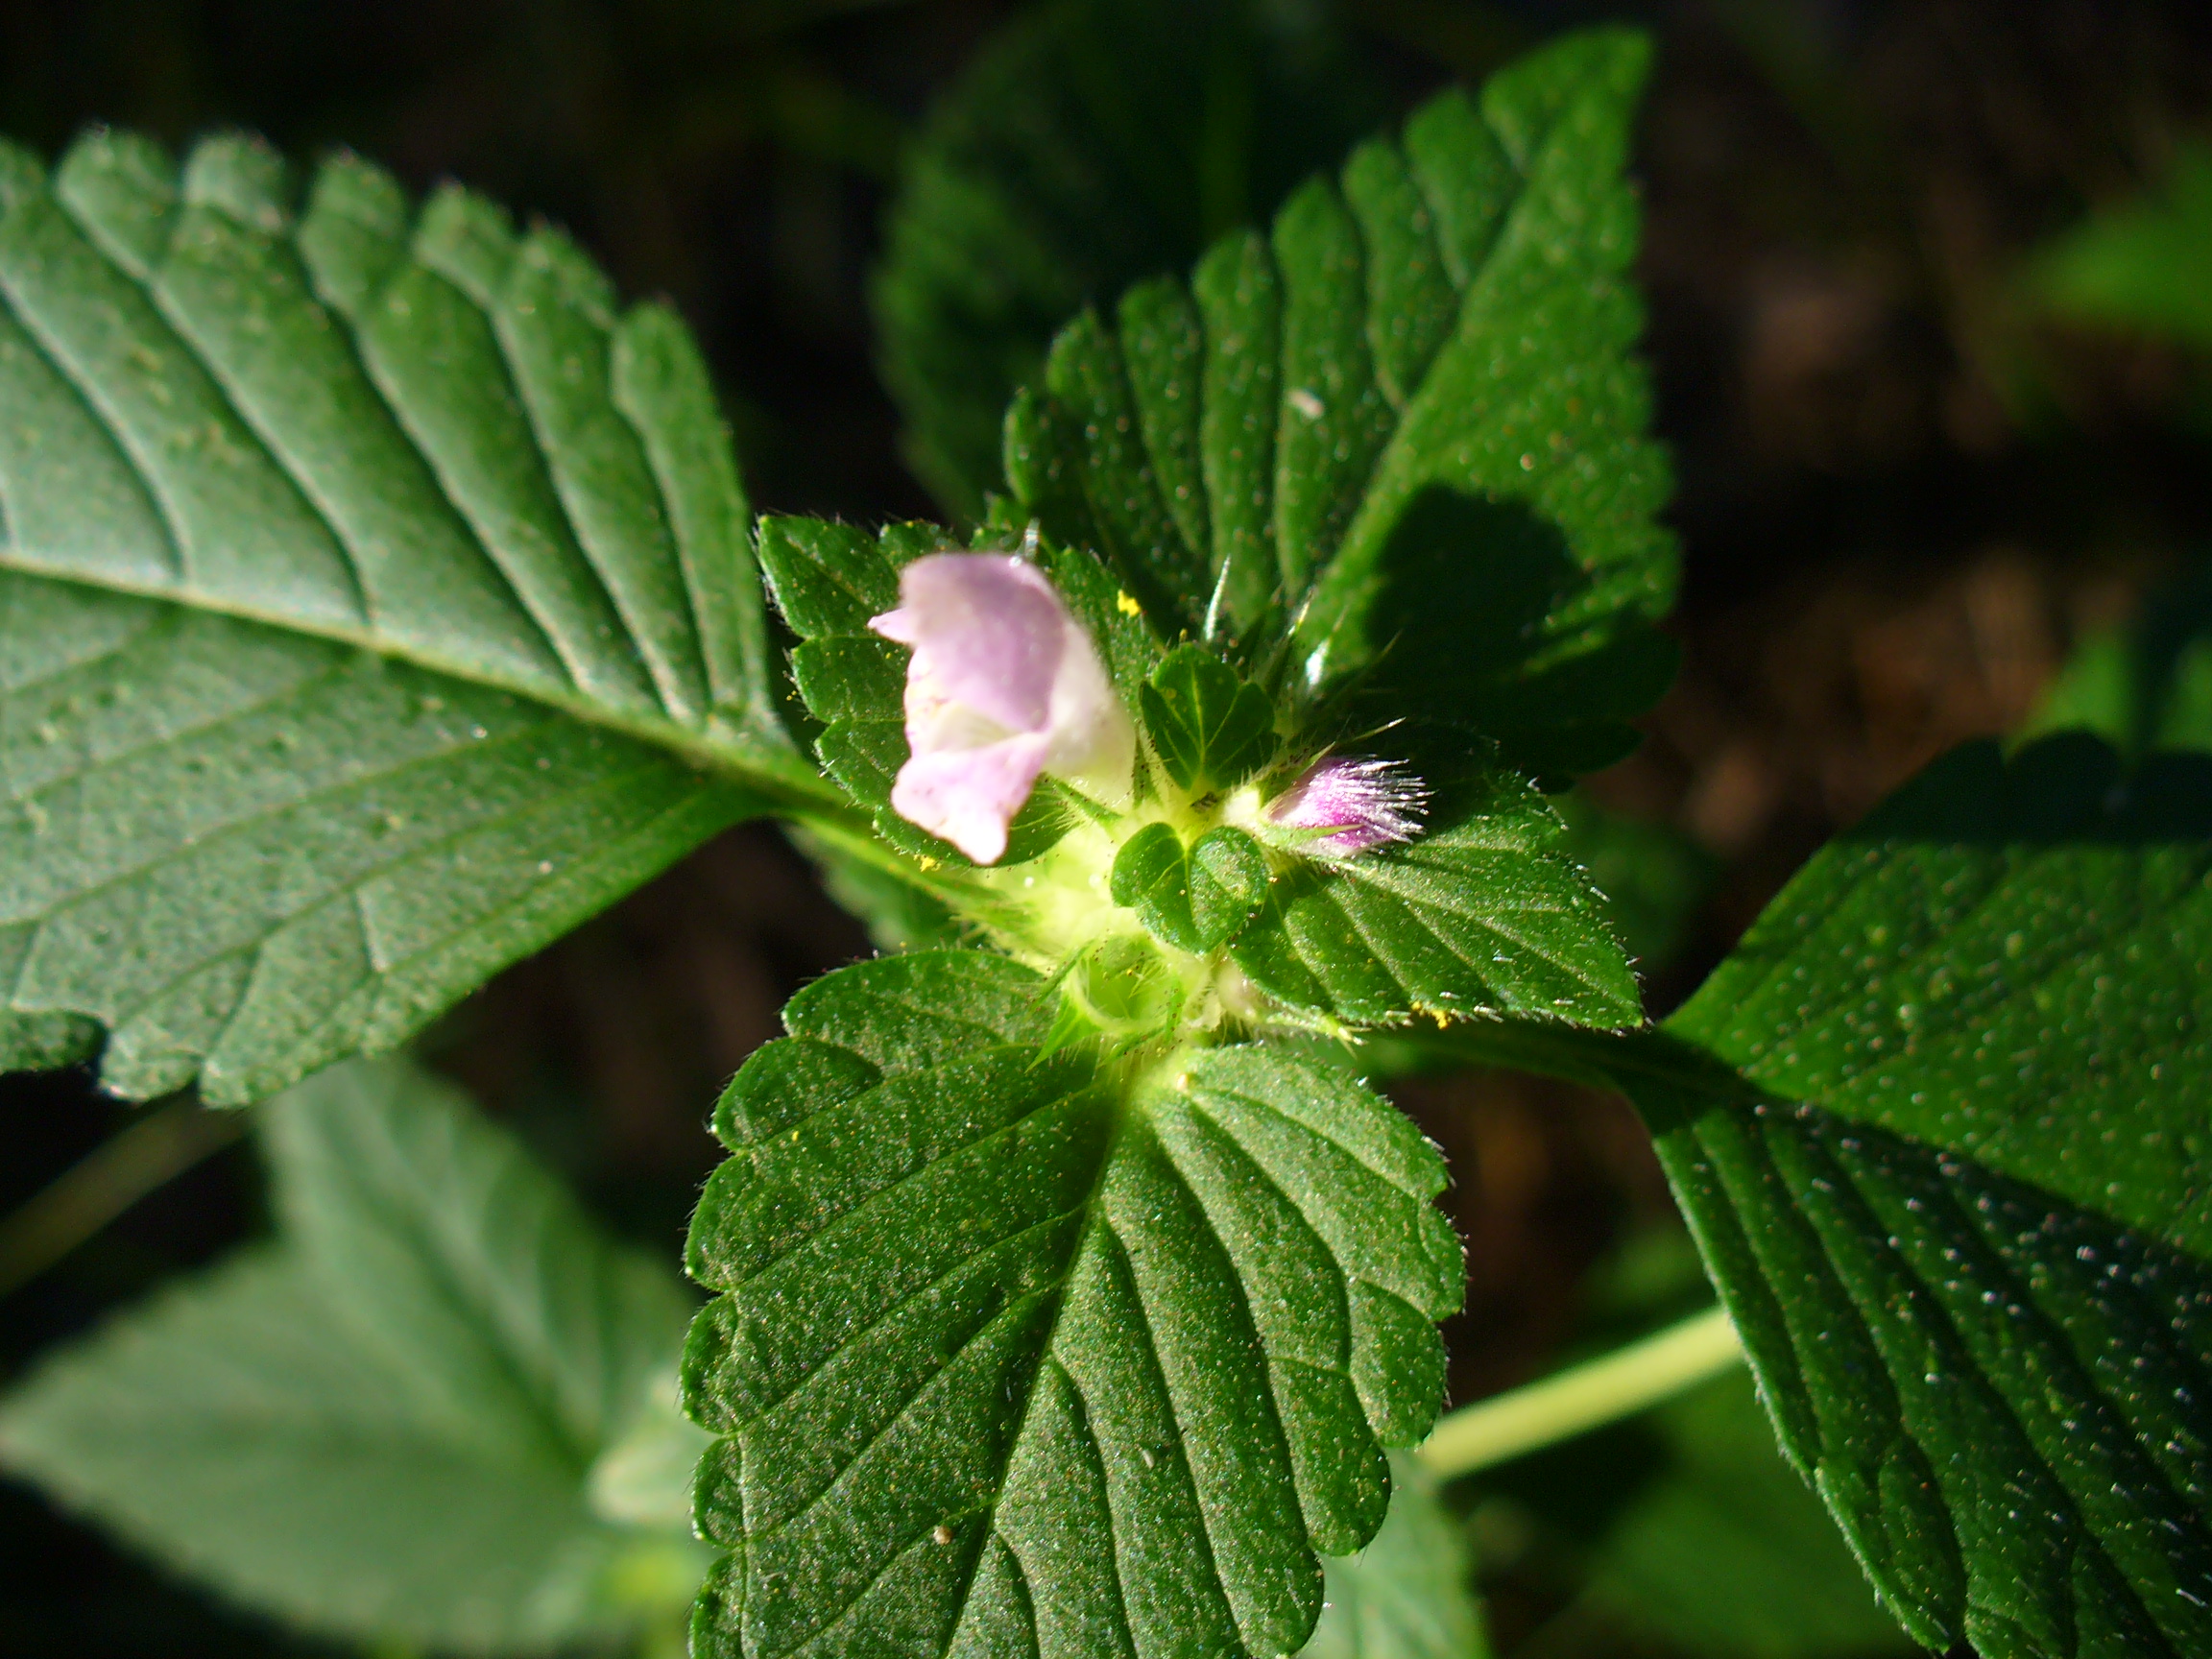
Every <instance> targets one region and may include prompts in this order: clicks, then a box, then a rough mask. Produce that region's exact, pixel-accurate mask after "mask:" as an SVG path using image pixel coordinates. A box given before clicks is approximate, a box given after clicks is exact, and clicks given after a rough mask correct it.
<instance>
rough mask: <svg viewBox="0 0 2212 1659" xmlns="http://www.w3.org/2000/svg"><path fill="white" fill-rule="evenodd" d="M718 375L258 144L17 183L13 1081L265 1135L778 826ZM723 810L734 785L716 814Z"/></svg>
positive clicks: (775, 777) (4, 403)
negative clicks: (74, 1090) (453, 1015)
mask: <svg viewBox="0 0 2212 1659" xmlns="http://www.w3.org/2000/svg"><path fill="white" fill-rule="evenodd" d="M746 518H747V509H746V505H745V498H744V495H743V493H742V491H741V490H740V488H739V485H738V481H737V475H736V469H735V466H734V463H733V458H732V456H731V452H730V446H729V442H728V438H727V435H726V433H725V432H724V429H723V427H722V424H721V421H720V420H719V418H718V416H717V415H716V412H715V409H714V404H713V398H712V395H711V392H710V390H709V384H708V378H707V373H706V370H705V367H704V366H703V365H702V364H701V363H700V361H699V359H698V355H697V353H696V351H695V350H694V349H693V348H692V346H691V343H690V341H689V339H688V337H687V336H686V335H685V331H684V328H683V326H682V325H681V324H680V323H679V322H678V321H677V320H676V319H675V317H674V316H673V315H672V314H671V313H669V312H668V311H667V310H666V309H665V308H663V307H657V306H646V307H641V308H639V309H636V310H632V311H629V312H626V313H623V312H618V311H617V310H616V309H615V308H614V305H613V298H612V295H611V293H610V291H609V288H608V285H607V283H606V280H605V278H604V277H603V276H600V275H599V273H598V272H596V271H595V270H593V269H592V268H591V267H590V265H589V262H588V261H586V260H585V259H584V257H583V256H582V255H581V254H580V253H578V252H577V251H576V250H575V249H574V248H573V247H572V246H571V245H570V244H569V243H568V242H566V241H565V239H564V238H563V237H561V236H560V235H559V234H558V233H556V232H554V231H551V230H546V229H539V230H533V231H531V232H529V233H528V234H526V235H517V233H516V232H515V231H514V230H513V228H511V227H510V226H509V225H508V223H507V221H506V219H505V218H504V216H503V215H502V214H500V213H499V212H498V210H497V209H495V208H493V206H491V205H490V204H487V203H485V202H483V201H481V200H479V199H477V198H475V197H472V196H469V195H468V194H467V193H465V192H462V191H459V190H454V189H448V190H445V191H443V192H441V193H440V194H439V195H438V196H436V197H435V198H434V199H433V200H432V201H431V202H430V204H428V205H426V206H425V207H424V208H422V210H421V212H420V213H416V212H415V211H414V210H413V209H412V208H411V207H410V205H409V204H408V203H407V201H406V199H405V197H404V195H403V194H402V192H401V191H400V190H399V188H398V186H397V184H395V183H394V182H393V180H391V179H390V178H388V177H387V176H386V175H384V174H382V173H380V172H377V171H376V170H375V169H373V168H372V167H369V166H368V165H366V164H365V163H363V162H360V161H358V160H355V159H353V158H351V157H341V158H339V159H337V160H333V161H331V162H329V163H328V164H326V165H325V167H324V168H323V169H322V170H321V171H320V172H319V173H317V175H316V176H315V178H314V180H313V181H312V183H311V185H310V186H309V189H308V191H307V194H306V201H305V204H304V207H303V209H302V210H301V211H299V212H297V213H295V204H294V202H293V199H292V194H291V191H290V189H289V187H288V185H287V183H286V180H285V175H284V169H283V167H282V166H281V164H280V163H279V162H278V161H277V159H276V157H275V156H273V155H272V154H270V153H269V152H268V151H266V150H264V149H262V148H260V147H259V146H258V145H256V144H254V143H253V142H252V141H251V140H247V139H242V138H235V137H224V138H215V139H210V140H208V141H206V142H204V143H203V144H201V145H200V146H198V147H197V148H196V149H195V150H194V151H193V152H192V154H191V156H190V157H189V158H188V159H187V160H186V162H185V163H184V165H183V166H182V167H181V168H179V167H178V166H177V165H176V164H175V162H173V161H172V160H171V159H170V157H168V156H166V155H165V154H164V153H162V152H161V151H160V150H159V149H158V148H157V147H156V146H155V145H153V144H151V143H149V142H148V141H146V140H144V139H141V138H136V137H132V136H130V135H128V134H120V133H113V132H93V133H91V134H89V135H88V136H86V137H85V138H84V139H83V140H82V141H80V142H79V143H78V144H77V145H76V146H75V147H74V148H73V149H72V150H71V151H70V152H69V154H68V155H67V156H65V157H64V158H63V160H62V162H61V164H60V167H59V168H58V169H57V170H56V172H55V174H54V176H53V179H52V180H51V183H50V184H49V181H48V180H46V178H45V177H44V175H43V171H42V169H40V168H39V167H38V166H37V164H36V162H35V161H34V160H32V158H30V157H29V156H25V155H24V154H23V153H21V152H19V151H15V150H12V149H6V150H0V519H4V521H5V524H6V528H7V536H6V545H5V546H4V547H0V664H4V666H0V754H4V757H5V767H4V770H5V772H6V774H7V777H8V780H9V782H8V786H7V791H6V794H7V804H6V807H5V809H4V815H0V869H5V871H6V877H5V878H4V879H0V1010H5V1012H0V1066H13V1065H35V1064H52V1063H55V1062H58V1061H64V1060H76V1059H83V1058H87V1057H89V1056H90V1055H91V1054H92V1053H93V1052H94V1051H95V1050H96V1049H97V1048H98V1046H99V1037H100V1032H101V1030H102V1028H105V1029H106V1030H107V1032H108V1046H107V1051H106V1054H105V1056H104V1064H103V1081H104V1082H105V1083H106V1085H107V1086H108V1088H110V1089H113V1090H115V1091H117V1092H119V1093H123V1094H134V1095H140V1096H145V1095H152V1094H161V1093H165V1092H167V1091H169V1090H173V1089H179V1088H183V1087H186V1086H188V1085H190V1084H193V1083H195V1082H197V1083H198V1084H199V1085H200V1087H201V1089H202V1092H203V1093H204V1094H205V1095H206V1097H207V1098H209V1099H211V1100H217V1101H226V1102H237V1101H244V1100H247V1099H251V1098H253V1097H255V1096H257V1095H259V1094H264V1093H267V1092H269V1091H272V1090H274V1089H276V1088H279V1087H281V1086H282V1085H284V1084H285V1083H288V1082H290V1081H292V1080H294V1079H296V1078H298V1077H300V1076H301V1075H303V1074H304V1073H306V1072H308V1071H311V1070H315V1069H316V1068H317V1067H320V1066H323V1065H326V1064H328V1063H329V1062H331V1061H332V1060H335V1059H339V1058H341V1057H343V1056H345V1055H347V1054H349V1053H351V1052H354V1051H356V1050H360V1049H375V1048H382V1047H388V1046H392V1045H394V1044H396V1043H397V1042H398V1041H400V1040H401V1039H402V1038H403V1037H405V1036H406V1035H408V1034H409V1033H410V1032H412V1031H414V1030H416V1029H418V1028H419V1027H420V1026H421V1025H422V1024H423V1023H424V1022H427V1021H428V1020H430V1019H431V1018H432V1017H434V1016H435V1015H436V1014H437V1013H439V1012H440V1011H441V1010H442V1009H444V1008H445V1007H446V1006H447V1005H448V1004H450V1003H451V1002H452V1001H453V1000H454V999H455V998H458V997H460V996H462V995H463V994H465V993H466V992H468V991H469V990H471V989H473V988H474V987H475V986H476V985H477V984H478V983H480V982H481V981H482V980H483V979H485V978H486V977H488V976H489V975H490V974H493V972H495V971H496V970H497V969H499V968H500V967H502V966H504V965H505V964H507V963H509V962H512V961H514V960H515V959H516V958H517V957H519V956H521V955H524V954H526V953H527V952H529V951H530V950H535V949H537V948H538V947H539V946H541V945H543V944H544V943H546V942H547V941H548V940H550V939H551V938H553V937H554V936H556V935H557V934H558V933H560V932H561V931H563V930H564V929H565V928H566V927H568V926H571V925H573V924H574V923H576V922H578V921H580V920H582V919H583V918H584V917H586V916H588V915H589V914H591V913H592V912H593V911H595V910H598V909H601V908H603V907H604V906H605V905H607V904H608V903H610V902H613V900H614V899H616V898H618V897H619V896H621V895H622V894H623V893H624V892H626V891H628V890H629V889H630V888H632V887H634V886H636V885H637V884H638V883H639V882H641V881H643V880H645V879H646V878H649V877H651V876H653V875H655V874H657V873H658V872H659V871H660V870H661V869H663V868H665V867H666V866H667V865H668V864H669V863H670V862H672V861H673V860H674V859H676V858H677V857H679V856H681V855H682V854H684V853H685V852H687V851H689V850H690V849H691V848H693V847H695V846H697V845H698V844H699V843H700V842H701V841H703V840H705V839H706V838H707V837H708V836H709V835H711V834H713V833H714V832H715V831H716V830H718V829H722V828H723V827H724V826H726V825H728V824H729V823H731V822H732V821H733V820H734V819H737V818H740V817H743V816H745V815H747V814H749V813H752V812H757V811H759V810H761V809H762V808H763V807H764V806H766V805H768V804H769V802H770V799H771V798H772V797H773V798H777V799H780V800H781V802H782V803H784V804H786V805H798V804H802V803H809V804H812V805H814V806H815V807H816V808H817V809H823V808H829V809H830V810H832V811H834V810H835V809H836V807H835V805H834V804H833V803H832V801H831V799H830V797H829V794H828V793H827V792H826V790H825V788H824V785H823V784H822V782H821V781H820V780H819V779H818V778H816V777H815V776H814V775H813V771H812V768H811V767H809V766H807V765H806V764H805V761H804V760H803V759H802V758H801V757H800V756H799V755H798V754H797V753H796V752H795V751H794V750H793V749H792V747H791V745H790V743H789V740H788V738H787V737H785V736H784V735H783V734H782V733H781V728H780V726H779V724H778V722H777V720H776V718H775V715H774V709H773V698H772V694H771V691H770V686H771V677H770V663H769V657H768V646H767V638H766V634H765V630H764V621H763V618H762V615H761V613H760V607H759V600H758V592H757V580H756V578H755V575H754V571H753V567H752V564H751V561H750V559H749V558H748V556H747V551H746V541H745V531H746ZM703 769H704V770H703Z"/></svg>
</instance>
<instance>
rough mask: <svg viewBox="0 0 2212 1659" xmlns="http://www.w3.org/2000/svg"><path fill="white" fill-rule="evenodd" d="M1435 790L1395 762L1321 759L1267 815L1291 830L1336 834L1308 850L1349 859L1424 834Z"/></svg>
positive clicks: (1269, 807)
mask: <svg viewBox="0 0 2212 1659" xmlns="http://www.w3.org/2000/svg"><path fill="white" fill-rule="evenodd" d="M1427 805H1429V788H1428V785H1427V784H1425V783H1423V782H1422V781H1421V780H1420V779H1418V778H1416V777H1414V776H1413V775H1412V774H1411V773H1410V772H1407V770H1406V769H1405V768H1404V767H1403V766H1401V765H1400V764H1399V763H1398V762H1397V761H1395V760H1344V759H1329V760H1317V761H1315V762H1314V763H1313V764H1312V765H1310V766H1309V767H1307V768H1306V770H1305V772H1304V773H1302V774H1301V775H1300V776H1299V779H1298V781H1296V782H1295V783H1293V784H1291V785H1290V787H1289V788H1287V789H1286V790H1285V791H1284V792H1283V793H1282V794H1280V795H1278V796H1276V797H1275V799H1274V800H1272V801H1270V802H1269V803H1268V804H1267V806H1266V812H1265V816H1266V818H1267V821H1268V822H1269V823H1271V824H1278V825H1281V826H1282V827H1283V828H1284V829H1334V830H1337V831H1339V833H1337V834H1334V835H1317V836H1315V837H1314V838H1313V839H1312V840H1311V841H1310V842H1309V843H1307V845H1306V848H1305V851H1307V852H1310V853H1319V854H1325V855H1327V856H1330V857H1335V858H1349V857H1351V856H1352V855H1354V854H1358V853H1364V852H1366V851H1367V850H1368V849H1370V848H1373V847H1381V846H1383V845H1385V844H1387V843H1389V842H1392V841H1410V840H1412V839H1413V837H1414V836H1416V835H1418V834H1420V833H1421V813H1422V810H1423V808H1425V807H1426V806H1427Z"/></svg>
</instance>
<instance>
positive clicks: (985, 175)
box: [873, 0, 1387, 519]
mask: <svg viewBox="0 0 2212 1659" xmlns="http://www.w3.org/2000/svg"><path fill="white" fill-rule="evenodd" d="M1386 107H1387V106H1386V104H1385V102H1384V100H1383V96H1382V92H1381V87H1380V85H1379V84H1378V81H1377V77H1376V74H1375V72H1374V70H1373V68H1372V67H1371V66H1369V65H1367V64H1365V63H1363V62H1362V61H1361V60H1359V59H1358V58H1357V57H1355V56H1354V55H1353V54H1352V53H1351V52H1350V50H1349V49H1348V48H1347V45H1346V42H1345V41H1344V39H1343V38H1342V36H1340V34H1339V33H1338V31H1337V30H1336V29H1335V28H1334V25H1333V24H1332V22H1331V21H1330V19H1329V15H1328V12H1327V10H1326V9H1325V8H1322V7H1318V6H1313V5H1306V4H1299V3H1297V0H1051V3H1050V4H1047V5H1045V6H1041V7H1037V8H1035V9H1034V10H1032V11H1030V12H1028V13H1027V14H1026V15H1024V16H1022V18H1021V19H1020V20H1019V21H1017V22H1015V23H1013V24H1011V25H1009V26H1008V27H1007V28H1006V29H1004V30H1003V31H1001V32H1000V33H999V34H998V35H997V36H994V37H993V38H992V39H991V40H990V42H989V43H988V44H987V45H986V46H985V47H984V48H983V50H982V51H981V52H980V53H978V54H977V56H976V58H975V59H974V61H973V62H972V63H971V64H970V65H969V66H968V68H967V69H966V70H964V71H963V72H962V74H961V76H960V78H959V80H958V81H956V82H955V83H954V84H952V85H951V86H950V87H949V88H948V89H947V90H946V91H945V92H943V93H942V94H940V95H939V97H938V98H937V99H936V101H935V102H934V103H933V104H932V105H931V107H930V110H929V115H928V119H927V121H926V124H925V126H924V128H923V130H922V132H921V134H920V136H919V138H918V139H917V141H916V142H915V144H914V146H913V148H912V149H911V150H910V151H909V152H908V153H907V156H906V159H905V164H904V167H903V170H902V177H901V183H900V189H899V194H898V196H897V197H896V198H895V199H894V201H893V202H892V204H891V205H890V208H889V210H888V212H887V214H886V217H885V220H884V253H883V261H882V264H881V265H880V266H879V267H878V271H877V274H876V278H875V283H874V287H873V298H874V307H875V315H876V325H877V330H878V354H879V362H880V364H881V368H882V374H883V382H884V384H885V386H886V387H887V388H889V390H890V392H891V395H892V397H894V398H896V399H897V400H898V403H899V406H900V409H901V411H902V414H903V416H904V418H905V429H904V433H903V435H902V440H901V448H902V453H903V454H904V456H905V459H906V463H907V465H908V466H909V467H911V468H912V469H914V472H915V474H916V475H917V476H918V477H920V478H921V479H922V481H923V482H924V483H925V484H926V485H927V486H928V487H929V489H930V491H931V493H934V494H935V495H936V497H937V499H938V501H939V502H940V503H941V504H942V505H943V507H944V509H945V510H946V511H947V512H949V513H950V514H952V515H954V516H955V517H961V518H967V519H974V518H977V517H981V514H982V507H983V495H984V492H985V491H987V490H993V489H998V488H1001V487H1002V483H1001V475H1000V471H999V460H998V449H999V432H1000V427H1001V423H1002V420H1003V417H1004V415H1005V412H1006V405H1007V402H1008V400H1009V399H1010V398H1011V397H1013V395H1014V393H1015V392H1016V391H1017V390H1018V389H1019V388H1021V387H1022V386H1024V385H1027V384H1028V383H1029V382H1031V381H1032V380H1034V379H1036V378H1037V375H1038V372H1039V370H1040V369H1041V368H1042V367H1043V365H1044V361H1045V348H1046V346H1047V345H1048V344H1049V343H1050V341H1051V338H1052V336H1053V334H1054V333H1055V332H1057V331H1058V329H1059V328H1060V326H1061V325H1062V324H1064V323H1066V322H1067V321H1068V319H1069V318H1070V317H1071V316H1073V315H1074V314H1075V312H1077V311H1078V310H1080V309H1081V308H1082V307H1083V306H1084V305H1085V304H1086V303H1088V302H1091V301H1098V302H1100V303H1104V302H1107V301H1112V300H1113V299H1114V298H1115V297H1116V296H1117V295H1118V294H1119V293H1120V292H1121V290H1122V289H1124V288H1126V287H1127V286H1129V284H1130V283H1132V282H1134V281H1136V280H1138V279H1139V278H1141V277H1144V276H1156V275H1159V274H1162V273H1165V272H1170V271H1172V272H1181V271H1183V270H1185V269H1187V268H1188V267H1189V266H1190V262H1191V261H1192V260H1194V259H1195V258H1196V257H1197V256H1198V254H1199V253H1200V252H1202V251H1203V250H1204V249H1205V248H1206V247H1207V246H1208V245H1209V244H1210V243H1212V242H1213V241H1214V239H1215V238H1217V237H1218V236H1220V235H1221V234H1222V233H1223V232H1224V231H1227V230H1231V229H1234V228H1237V227H1238V226H1243V225H1263V224H1265V223H1266V221H1267V219H1268V217H1269V216H1270V215H1271V214H1272V213H1273V211H1274V209H1275V207H1276V205H1277V204H1279V203H1280V202H1281V201H1282V199H1283V197H1284V196H1285V194H1286V192H1287V191H1288V190H1289V188H1290V186H1291V185H1293V184H1295V183H1297V182H1298V180H1301V179H1302V178H1304V177H1305V176H1306V175H1307V174H1308V173H1310V172H1314V171H1316V170H1319V169H1322V168H1326V167H1331V166H1334V164H1335V163H1336V162H1337V161H1338V160H1339V159H1340V158H1341V157H1342V156H1343V154H1344V152H1345V150H1346V149H1348V148H1349V147H1350V145H1351V144H1352V142H1353V141H1354V140H1355V139H1357V138H1358V137H1359V136H1360V135H1361V134H1362V133H1363V132H1365V131H1366V130H1367V129H1368V128H1369V127H1370V126H1372V125H1373V124H1375V123H1376V122H1377V121H1378V120H1379V119H1380V118H1381V116H1382V114H1383V111H1384V109H1385V108H1386Z"/></svg>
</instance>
